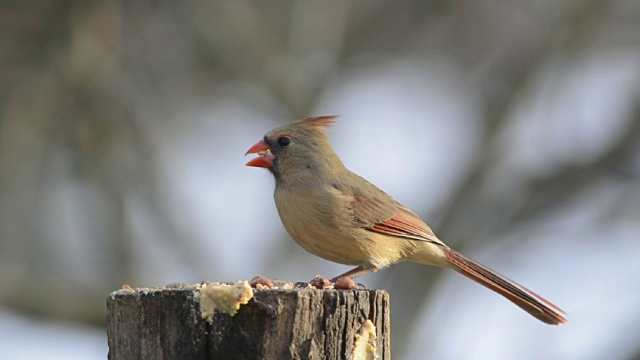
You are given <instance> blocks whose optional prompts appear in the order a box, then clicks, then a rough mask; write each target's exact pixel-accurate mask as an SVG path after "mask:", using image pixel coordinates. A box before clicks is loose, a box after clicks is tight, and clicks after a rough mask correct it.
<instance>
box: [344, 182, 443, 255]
mask: <svg viewBox="0 0 640 360" xmlns="http://www.w3.org/2000/svg"><path fill="white" fill-rule="evenodd" d="M363 180H364V179H363ZM365 183H366V184H368V185H370V187H368V189H366V187H365V189H366V190H369V191H367V194H366V195H361V194H353V192H354V189H353V188H350V187H347V186H345V185H343V184H339V185H334V186H335V187H336V189H339V190H341V191H343V192H344V193H346V194H348V195H351V196H353V201H352V202H351V209H352V211H353V216H354V224H355V225H356V226H360V227H364V228H366V229H368V230H371V231H375V232H378V233H382V234H388V235H393V236H398V237H405V238H411V239H415V240H423V241H431V242H436V243H439V244H440V243H442V242H441V241H440V240H439V239H438V238H437V237H436V236H435V235H434V234H433V231H431V228H429V226H427V224H425V223H424V222H423V221H422V220H421V219H420V218H419V217H418V215H416V214H414V213H413V212H412V211H411V210H409V209H407V208H406V207H405V206H404V205H402V204H401V203H399V202H398V201H397V200H395V199H393V198H392V197H391V196H389V195H387V194H386V193H384V192H383V191H381V190H379V189H378V188H376V187H375V186H373V185H371V184H370V183H369V182H367V181H366V180H365Z"/></svg>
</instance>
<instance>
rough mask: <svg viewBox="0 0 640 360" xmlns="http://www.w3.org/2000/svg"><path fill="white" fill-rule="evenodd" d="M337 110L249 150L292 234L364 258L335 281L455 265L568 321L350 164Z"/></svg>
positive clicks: (549, 316) (351, 259) (312, 248)
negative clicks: (406, 264)
mask: <svg viewBox="0 0 640 360" xmlns="http://www.w3.org/2000/svg"><path fill="white" fill-rule="evenodd" d="M335 118H336V117H335V116H321V117H314V118H309V119H304V120H299V121H295V122H292V123H289V124H286V125H284V126H281V127H279V128H276V129H274V130H272V131H270V132H269V133H267V134H266V135H265V136H264V139H263V140H260V141H259V142H258V143H256V144H255V145H253V146H252V147H251V148H250V149H249V151H247V153H246V154H258V155H259V157H257V158H255V159H253V160H251V161H249V162H248V163H247V166H256V167H264V168H267V169H269V170H270V171H271V173H272V174H273V176H274V177H275V179H276V190H275V195H274V197H275V201H276V207H277V208H278V213H279V214H280V219H281V220H282V223H283V224H284V227H285V228H286V229H287V232H288V233H289V235H291V237H292V238H293V239H294V240H295V241H296V242H297V243H298V244H299V245H300V246H302V247H303V248H304V249H305V250H307V251H308V252H310V253H312V254H315V255H317V256H320V257H321V258H324V259H327V260H330V261H334V262H337V263H341V264H347V265H357V267H356V268H355V269H353V270H351V271H348V272H346V273H344V274H342V275H340V276H337V277H336V278H334V279H333V280H332V281H334V282H335V281H337V280H339V279H340V278H343V277H351V278H355V277H357V276H360V275H364V274H367V273H370V272H374V271H378V270H379V269H381V268H384V267H386V266H389V265H391V264H394V263H396V262H398V261H401V260H409V261H413V262H417V263H420V264H426V265H435V266H441V267H446V268H451V269H454V270H456V271H457V272H459V273H461V274H462V275H464V276H466V277H468V278H470V279H471V280H474V281H476V282H478V283H480V284H481V285H484V286H486V287H488V288H489V289H491V290H493V291H495V292H497V293H499V294H500V295H502V296H504V297H506V298H507V299H509V300H511V301H512V302H513V303H515V304H516V305H518V306H519V307H521V308H522V309H524V310H525V311H526V312H528V313H529V314H531V315H533V316H535V317H536V318H538V319H539V320H541V321H543V322H545V323H547V324H553V325H558V324H562V323H564V322H566V319H565V318H564V317H563V315H562V314H564V312H563V311H562V310H561V309H560V308H558V307H557V306H555V305H553V304H552V303H550V302H549V301H547V300H545V299H543V298H542V297H540V296H538V295H537V294H535V293H534V292H532V291H531V290H529V289H527V288H525V287H524V286H522V285H520V284H518V283H516V282H515V281H512V280H510V279H508V278H506V277H505V276H503V275H500V274H498V273H497V272H495V271H493V270H491V269H489V268H487V267H486V266H484V265H482V264H480V263H478V262H476V261H474V260H471V259H469V258H467V257H465V256H464V255H462V254H460V253H458V252H456V251H455V250H452V249H450V248H449V247H448V246H447V245H446V244H445V243H443V242H442V240H440V239H438V237H436V235H435V234H434V233H433V231H431V229H430V228H429V226H427V224H425V223H424V222H423V221H422V220H420V218H419V217H418V216H417V215H416V214H414V213H413V212H412V211H411V210H409V209H407V208H406V207H405V206H403V205H402V204H400V203H399V202H398V201H397V200H395V199H394V198H392V197H391V196H389V195H387V194H386V193H384V192H383V191H382V190H380V189H378V188H377V187H376V186H375V185H373V184H371V183H370V182H368V181H367V180H365V179H363V178H361V177H360V176H358V175H356V174H354V173H352V172H350V171H349V170H348V169H347V168H346V167H345V166H344V165H343V164H342V161H340V158H338V155H336V153H335V152H334V151H333V148H332V147H331V144H330V143H329V139H328V138H327V136H326V134H325V130H326V128H327V127H328V126H329V125H331V124H332V123H333V122H334V120H335ZM246 154H245V155H246Z"/></svg>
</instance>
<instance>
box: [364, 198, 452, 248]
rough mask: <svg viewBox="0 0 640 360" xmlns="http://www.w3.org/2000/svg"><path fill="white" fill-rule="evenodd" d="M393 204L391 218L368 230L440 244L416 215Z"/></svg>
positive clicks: (403, 207)
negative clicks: (393, 208)
mask: <svg viewBox="0 0 640 360" xmlns="http://www.w3.org/2000/svg"><path fill="white" fill-rule="evenodd" d="M393 202H394V203H395V207H396V213H395V214H394V215H393V216H392V217H391V218H389V219H386V220H383V221H380V222H378V223H376V224H374V225H373V226H372V227H371V228H370V230H372V231H375V232H379V233H383V234H389V235H395V236H400V237H408V238H412V239H418V240H426V241H431V242H437V243H441V241H440V240H439V239H438V238H437V237H436V236H435V235H434V234H433V231H432V230H431V228H430V227H429V226H428V225H427V224H425V223H424V221H422V219H420V218H419V217H418V215H416V214H414V213H413V212H412V211H411V210H409V209H407V208H406V207H405V206H404V205H402V204H400V203H399V202H398V201H396V200H393Z"/></svg>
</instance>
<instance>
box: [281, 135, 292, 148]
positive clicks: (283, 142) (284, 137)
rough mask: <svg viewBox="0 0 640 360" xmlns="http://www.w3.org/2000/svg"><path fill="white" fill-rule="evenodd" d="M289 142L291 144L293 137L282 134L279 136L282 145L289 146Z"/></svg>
mask: <svg viewBox="0 0 640 360" xmlns="http://www.w3.org/2000/svg"><path fill="white" fill-rule="evenodd" d="M289 144H291V139H289V138H288V137H286V136H281V137H279V138H278V145H280V146H282V147H287V146H289Z"/></svg>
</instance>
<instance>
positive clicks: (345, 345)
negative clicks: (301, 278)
mask: <svg viewBox="0 0 640 360" xmlns="http://www.w3.org/2000/svg"><path fill="white" fill-rule="evenodd" d="M249 293H250V292H249ZM203 294H204V293H203ZM203 294H201V289H199V288H198V287H189V286H180V287H173V288H161V289H131V288H128V287H127V289H123V290H119V291H116V292H113V293H111V294H110V295H109V297H108V299H107V311H108V315H107V316H108V328H107V335H108V342H109V359H112V360H124V359H165V360H168V359H356V360H361V359H362V360H364V359H381V360H389V359H390V358H391V349H390V323H389V321H390V320H389V294H388V293H387V292H385V291H383V290H334V289H331V290H329V289H323V290H318V289H313V288H293V289H261V290H259V289H253V298H251V300H249V302H248V303H247V304H246V305H240V308H239V310H238V311H237V313H236V314H235V315H234V316H231V315H230V314H229V313H226V312H222V311H219V310H218V309H216V310H215V311H214V312H213V313H214V316H213V319H212V321H211V323H209V322H208V321H206V320H204V319H203V317H202V311H201V297H203V296H204V295H203ZM203 307H204V305H203ZM373 334H375V335H373Z"/></svg>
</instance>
